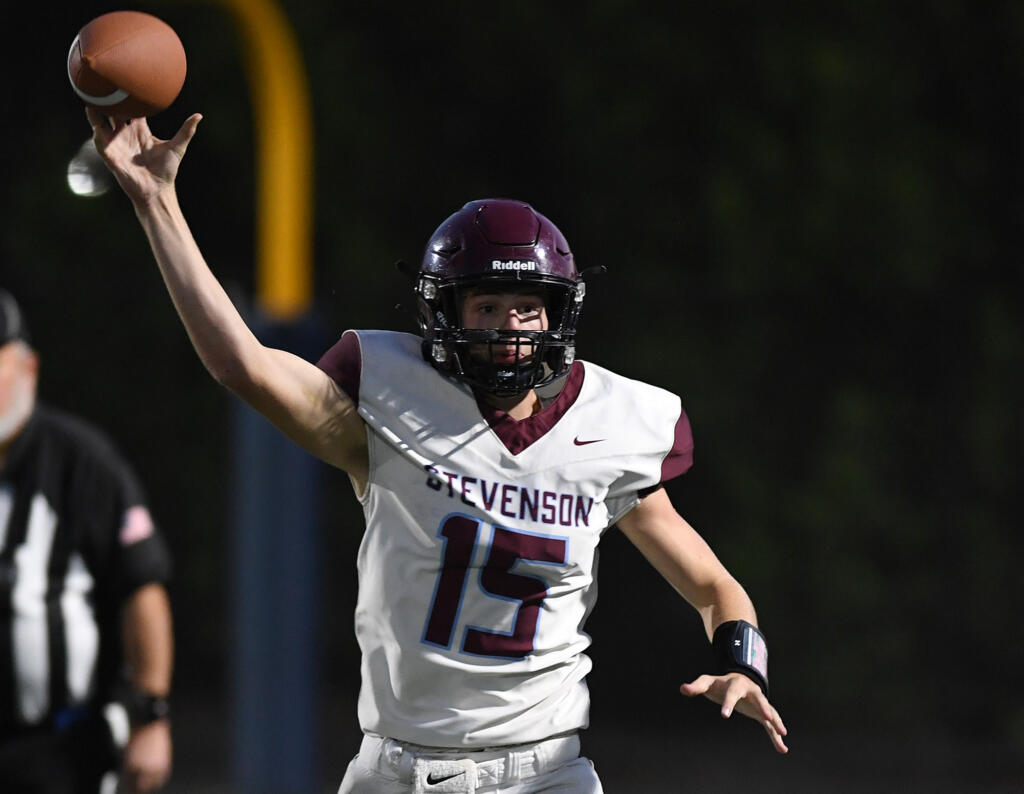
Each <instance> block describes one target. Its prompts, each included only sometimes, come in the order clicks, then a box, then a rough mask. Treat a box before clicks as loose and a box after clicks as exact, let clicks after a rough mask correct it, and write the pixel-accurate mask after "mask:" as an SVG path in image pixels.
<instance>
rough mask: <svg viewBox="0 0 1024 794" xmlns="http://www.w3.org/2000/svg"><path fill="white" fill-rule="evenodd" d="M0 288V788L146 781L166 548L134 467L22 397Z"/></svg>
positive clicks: (159, 728)
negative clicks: (154, 522)
mask: <svg viewBox="0 0 1024 794" xmlns="http://www.w3.org/2000/svg"><path fill="white" fill-rule="evenodd" d="M38 369H39V358H38V356H37V354H36V352H35V351H34V350H33V349H32V347H31V346H30V340H29V334H28V328H27V326H26V324H25V320H24V318H23V316H22V313H21V311H20V309H19V307H18V305H17V303H16V302H15V300H14V298H13V296H11V295H10V293H8V292H6V291H5V290H3V289H0V791H2V792H47V793H48V794H50V793H52V794H57V793H58V792H59V793H60V794H65V793H66V794H72V793H74V794H85V792H88V793H89V794H95V792H110V791H113V790H114V789H115V787H117V785H118V778H119V777H120V786H121V788H120V789H119V790H122V791H131V792H147V791H153V790H155V789H157V788H159V787H160V786H162V785H163V784H164V783H165V782H166V780H167V778H168V776H169V774H170V768H171V732H170V725H169V721H168V707H167V697H168V694H169V691H170V684H171V667H172V660H173V634H172V627H171V610H170V605H169V601H168V597H167V591H166V590H165V586H164V585H165V583H166V581H167V579H168V577H169V574H170V567H171V560H170V557H169V554H168V550H167V548H166V546H165V543H164V540H163V539H162V538H161V536H160V535H159V534H158V532H157V530H156V528H155V527H154V525H153V522H152V520H151V519H150V515H149V511H148V509H147V507H146V503H145V499H144V496H143V493H142V489H141V487H140V485H139V483H138V481H137V479H136V476H135V474H134V473H133V472H132V470H131V468H130V467H129V466H128V465H127V463H126V462H125V461H124V460H123V459H122V458H121V457H120V456H119V454H118V453H117V452H116V451H115V449H114V447H113V446H112V444H111V443H110V441H109V440H108V439H107V438H106V436H105V435H104V434H103V433H102V432H100V431H99V430H97V429H96V428H95V427H93V426H92V425H90V424H88V423H86V422H84V421H82V420H81V419H78V418H76V417H73V416H70V415H68V414H65V413H62V412H60V411H57V410H54V409H51V408H48V407H45V406H42V405H37V404H36V383H37V376H38Z"/></svg>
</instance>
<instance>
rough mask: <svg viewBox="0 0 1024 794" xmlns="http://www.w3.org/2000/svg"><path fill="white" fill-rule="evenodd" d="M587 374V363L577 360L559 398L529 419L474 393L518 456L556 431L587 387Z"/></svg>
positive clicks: (493, 426) (485, 414)
mask: <svg viewBox="0 0 1024 794" xmlns="http://www.w3.org/2000/svg"><path fill="white" fill-rule="evenodd" d="M583 371H584V370H583V364H581V363H580V362H579V361H574V362H573V363H572V366H571V367H570V368H569V374H568V375H566V376H565V385H564V386H563V387H562V391H561V392H560V393H559V395H558V396H557V397H556V398H555V399H554V400H553V401H552V402H551V403H550V404H549V405H547V406H546V407H544V408H542V409H541V410H540V411H538V412H537V413H535V414H533V415H532V416H528V417H526V418H525V419H513V418H512V417H511V416H509V414H508V412H507V411H502V410H501V409H499V408H495V407H494V406H493V405H490V404H489V403H487V402H485V401H484V400H483V399H481V397H480V396H479V395H477V394H475V393H474V396H475V397H476V404H477V407H478V408H479V409H480V415H481V416H483V418H484V421H486V422H487V424H488V426H490V428H491V430H493V431H494V435H496V436H497V437H498V439H499V440H500V441H501V443H502V444H504V445H505V448H506V449H507V450H508V451H509V452H511V453H512V454H513V455H518V454H519V453H520V452H522V451H523V450H524V449H527V448H528V447H530V445H531V444H533V443H534V442H535V441H537V439H539V438H541V437H542V436H543V435H544V434H545V433H547V432H548V431H549V430H550V429H551V428H553V427H554V426H555V425H556V424H557V423H558V420H559V419H561V418H562V417H563V416H564V415H565V412H566V411H568V410H569V409H570V408H571V407H572V405H573V403H575V402H576V398H577V397H579V396H580V390H581V389H582V388H583Z"/></svg>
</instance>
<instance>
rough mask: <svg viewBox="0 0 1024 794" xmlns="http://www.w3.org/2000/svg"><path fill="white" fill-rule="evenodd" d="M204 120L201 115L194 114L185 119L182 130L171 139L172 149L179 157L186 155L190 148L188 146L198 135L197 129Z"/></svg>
mask: <svg viewBox="0 0 1024 794" xmlns="http://www.w3.org/2000/svg"><path fill="white" fill-rule="evenodd" d="M202 120H203V115H202V114H201V113H193V114H192V115H191V116H189V117H188V118H187V119H185V123H184V124H182V125H181V128H180V129H179V130H178V132H177V133H176V134H175V135H174V137H173V138H172V139H171V148H173V149H174V151H175V152H177V154H178V156H179V157H181V156H182V155H183V154H185V149H187V148H188V144H189V142H190V141H191V140H192V136H193V135H195V134H196V128H197V127H198V126H199V122H200V121H202Z"/></svg>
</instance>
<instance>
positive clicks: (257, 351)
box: [88, 110, 787, 794]
mask: <svg viewBox="0 0 1024 794" xmlns="http://www.w3.org/2000/svg"><path fill="white" fill-rule="evenodd" d="M88 113H89V120H90V122H91V124H92V126H93V131H94V140H95V143H96V146H97V149H98V151H99V152H100V153H101V154H102V156H103V158H104V159H105V161H106V162H107V164H108V166H109V167H110V169H111V171H112V172H113V173H114V175H115V177H116V178H117V180H118V182H119V183H120V184H121V186H122V187H123V189H124V190H125V192H126V193H127V195H128V197H129V198H130V199H131V201H132V203H133V205H134V207H135V211H136V214H137V216H138V218H139V220H140V222H141V224H142V227H143V229H144V230H145V233H146V234H147V236H148V238H149V241H150V243H151V246H152V249H153V253H154V255H155V258H156V261H157V263H158V265H159V268H160V270H161V273H162V275H163V278H164V280H165V282H166V284H167V287H168V289H169V291H170V293H171V296H172V299H173V301H174V304H175V306H176V307H177V310H178V312H179V314H180V316H181V319H182V322H183V323H184V325H185V327H186V329H187V331H188V333H189V336H190V338H191V340H192V342H193V344H194V346H195V348H196V351H197V352H198V354H199V356H200V358H201V359H202V361H203V363H204V364H205V365H206V367H207V369H208V370H209V371H210V373H211V374H212V375H213V377H214V378H215V379H216V380H217V381H218V382H220V383H221V384H223V385H224V386H226V387H227V388H229V389H231V390H232V391H233V392H234V393H236V394H237V395H239V396H240V397H241V398H242V399H244V400H246V401H247V402H248V403H249V404H250V405H252V406H253V407H254V408H255V409H257V410H258V411H260V412H262V413H263V414H264V415H265V416H266V417H267V418H268V419H269V420H270V421H272V422H273V423H274V424H276V425H277V426H278V427H279V428H280V429H281V430H282V431H283V432H284V433H286V434H287V435H288V436H290V437H291V438H292V439H293V440H294V441H296V442H297V443H299V444H301V445H302V446H303V447H305V448H306V449H307V450H309V451H310V452H311V453H313V454H314V455H317V456H319V457H320V458H322V459H323V460H325V461H327V462H328V463H331V464H333V465H335V466H337V467H339V468H340V469H342V470H344V471H345V472H347V473H348V475H349V477H350V479H351V482H352V485H353V489H354V491H355V495H356V497H357V498H358V500H359V501H360V503H361V504H362V506H363V509H364V512H365V516H366V531H365V534H364V536H363V539H362V543H361V547H360V550H359V555H358V570H359V595H358V603H357V607H356V616H355V625H356V633H357V637H358V640H359V644H360V648H361V651H362V687H361V690H360V696H359V720H360V725H361V727H362V729H363V732H364V740H363V743H362V746H361V748H360V750H359V753H358V755H357V756H356V758H355V759H354V760H353V761H352V763H351V764H350V765H349V768H348V771H347V773H346V775H345V778H344V780H343V782H342V784H341V789H340V791H341V792H378V793H379V792H394V793H395V794H400V793H401V794H404V793H405V792H428V791H439V792H440V791H446V792H455V791H458V792H473V791H477V790H480V791H507V792H517V793H521V794H526V792H535V791H538V792H539V791H547V790H558V791H574V792H597V791H600V790H601V784H600V782H599V779H598V777H597V775H596V773H595V771H594V768H593V766H592V765H591V764H590V762H589V761H588V760H587V759H586V758H583V757H581V756H580V743H579V731H580V730H581V729H583V728H585V727H586V726H587V724H588V708H589V697H588V693H587V687H586V675H587V672H588V671H589V670H590V666H591V662H590V659H589V658H588V656H587V655H586V649H587V646H588V645H589V638H588V636H587V635H586V634H585V633H584V631H583V625H584V622H585V620H586V617H587V615H588V614H589V612H590V610H591V609H592V608H593V606H594V599H595V597H596V587H595V583H594V574H595V552H596V548H597V544H598V542H599V540H600V538H601V536H602V533H603V532H605V531H606V530H607V529H608V528H609V527H611V526H612V525H617V526H618V527H619V528H620V529H621V530H622V531H623V532H624V533H625V534H626V536H627V537H628V538H629V539H630V540H631V541H632V542H633V543H634V544H635V545H636V546H637V547H638V548H639V549H640V551H641V552H642V553H643V554H644V556H645V557H646V558H647V559H648V560H649V561H650V562H651V564H652V565H653V566H654V568H655V569H656V570H657V571H658V572H659V573H661V575H662V576H664V577H665V578H666V579H667V580H668V581H669V582H670V583H671V584H672V585H673V586H674V587H675V588H676V590H677V591H678V592H679V593H680V594H681V595H682V596H683V598H685V599H686V600H687V601H688V602H689V603H690V604H692V605H693V606H694V607H695V608H696V609H697V610H698V611H699V613H700V614H701V616H702V618H703V621H704V625H705V627H706V630H707V634H708V638H709V639H711V640H712V644H713V647H714V649H715V654H716V658H717V660H718V669H716V670H714V671H711V672H709V673H708V674H706V675H702V676H700V677H699V678H697V679H696V680H695V681H692V682H689V683H686V684H683V686H682V692H683V694H685V695H689V696H696V695H706V696H707V697H709V698H711V699H712V700H714V701H716V702H718V703H720V704H721V713H722V716H724V717H728V716H730V715H731V713H732V712H733V711H739V712H740V713H741V714H744V715H746V716H748V717H751V718H753V719H755V720H757V721H758V722H760V723H761V724H762V725H763V726H764V728H765V730H766V731H767V733H768V735H769V737H770V739H771V742H772V744H773V745H774V747H775V748H776V750H778V751H779V752H783V753H784V752H786V751H787V747H786V744H785V741H784V738H783V737H784V736H785V734H786V728H785V727H784V725H783V722H782V720H781V718H780V716H779V714H778V712H777V711H776V710H775V708H774V707H773V706H772V705H771V703H770V702H769V700H768V682H767V665H766V659H767V651H766V649H765V644H764V638H763V636H762V635H761V633H760V631H759V630H758V629H757V627H756V623H757V618H756V615H755V612H754V608H753V605H752V604H751V601H750V599H749V598H748V596H747V594H746V593H745V591H744V590H743V588H742V587H741V586H740V585H739V584H738V583H737V582H736V580H735V579H734V578H733V577H732V576H731V575H730V574H729V573H728V572H727V571H726V569H725V568H724V567H723V566H722V564H721V563H720V562H719V560H718V559H717V558H716V557H715V555H714V553H713V552H712V551H711V549H710V548H709V547H708V545H707V544H706V543H705V541H704V540H703V539H702V538H701V537H700V535H699V534H698V533H697V532H696V531H695V530H694V529H693V528H692V527H691V526H690V525H689V524H688V523H687V522H686V521H685V520H683V518H681V517H680V516H679V515H678V513H677V512H676V511H675V509H674V508H673V506H672V504H671V502H670V501H669V498H668V496H667V495H666V492H665V489H664V488H663V487H662V484H663V483H664V482H665V480H667V479H669V478H671V477H674V476H677V475H679V474H682V473H683V472H684V471H686V470H687V469H688V468H689V466H690V464H691V462H692V440H691V436H690V428H689V422H688V420H687V417H686V414H685V412H684V411H683V409H682V406H681V404H680V400H679V398H678V397H676V396H675V395H673V394H671V393H669V392H667V391H664V390H662V389H659V388H656V387H654V386H649V385H647V384H644V383H640V382H638V381H634V380H629V379H627V378H624V377H621V376H619V375H616V374H614V373H612V372H610V371H608V370H606V369H604V368H602V367H600V366H597V365H596V364H592V363H590V362H582V361H579V360H577V359H576V358H575V336H576V322H577V319H578V317H579V314H580V309H581V306H582V303H583V300H584V295H585V287H586V282H585V280H584V279H583V277H582V276H581V273H580V272H579V270H578V269H577V266H576V263H575V260H574V258H573V255H572V253H571V250H570V247H569V245H568V243H567V242H566V239H565V237H563V235H562V234H561V233H560V232H559V230H558V229H557V228H556V227H555V225H554V224H553V223H551V221H550V220H548V219H547V218H546V217H544V216H543V215H541V214H540V213H538V212H537V211H535V210H534V209H533V208H532V207H530V206H529V205H527V204H525V203H523V202H519V201H512V200H507V199H491V200H484V201H473V202H470V203H468V204H466V205H465V206H464V207H463V208H462V209H460V210H458V211H457V212H455V213H454V214H453V215H452V216H451V217H449V218H448V219H447V220H446V221H445V222H444V223H442V224H441V226H440V227H439V228H438V229H437V230H436V231H435V232H434V234H433V235H432V236H431V238H430V240H429V242H428V244H427V246H426V250H425V253H424V257H423V261H422V263H421V265H420V266H419V268H416V269H412V268H409V270H410V271H412V273H411V275H413V277H414V282H415V295H416V300H417V303H418V307H419V325H420V334H419V335H413V334H404V333H396V332H391V331H348V332H346V333H345V334H344V335H343V336H342V338H341V339H340V340H339V341H338V343H337V344H336V345H334V347H332V348H331V349H330V350H329V351H328V352H327V353H326V354H325V355H324V356H323V358H322V359H321V360H320V362H319V363H318V364H317V365H316V366H314V365H313V364H310V363H308V362H306V361H304V360H302V359H301V358H298V357H296V356H294V355H291V354H289V353H287V352H284V351H281V350H275V349H270V348H267V347H265V346H263V345H262V344H261V343H260V342H259V341H258V340H257V339H256V338H255V337H254V336H253V334H252V333H251V332H250V331H249V329H248V328H247V327H246V325H245V323H244V321H243V320H242V318H241V317H240V316H239V314H238V313H237V312H236V311H235V308H234V306H233V305H232V303H231V301H230V300H229V299H228V297H227V295H226V294H225V292H224V290H223V289H222V288H221V286H220V284H219V283H218V282H217V280H216V278H215V277H214V276H213V274H212V273H211V271H210V269H209V267H208V266H207V264H206V263H205V261H204V259H203V257H202V254H201V253H200V251H199V248H198V246H197V245H196V243H195V241H194V240H193V238H192V236H191V234H190V232H189V229H188V225H187V223H186V221H185V218H184V216H183V214H182V211H181V209H180V207H179V204H178V202H177V199H176V195H175V188H174V182H175V178H176V174H177V169H178V165H179V163H180V161H181V158H182V157H183V156H184V154H185V150H186V147H187V146H188V143H189V141H190V140H191V139H192V137H193V135H194V133H195V131H196V128H197V125H198V124H199V121H200V117H199V116H198V115H194V116H192V117H190V118H189V119H188V120H187V121H186V122H185V123H184V125H183V126H182V128H181V129H180V130H179V131H178V133H177V135H175V137H174V138H173V139H172V140H170V141H161V140H158V139H156V138H155V137H153V136H152V134H151V133H150V131H149V129H148V126H147V124H146V122H145V121H144V120H134V121H132V122H131V123H130V124H125V123H115V122H112V121H109V120H108V119H106V118H103V117H102V116H100V115H99V114H97V113H96V112H94V111H91V110H90V111H88Z"/></svg>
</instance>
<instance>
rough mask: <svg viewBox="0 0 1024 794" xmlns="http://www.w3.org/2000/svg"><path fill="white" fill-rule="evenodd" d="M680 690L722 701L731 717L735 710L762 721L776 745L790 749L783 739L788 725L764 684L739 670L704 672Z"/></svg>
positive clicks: (718, 701)
mask: <svg viewBox="0 0 1024 794" xmlns="http://www.w3.org/2000/svg"><path fill="white" fill-rule="evenodd" d="M679 691H680V692H682V693H683V694H684V695H686V696H687V697H696V696H697V695H704V697H706V698H708V700H713V701H714V702H715V703H720V704H721V706H722V717H724V718H725V719H728V718H729V717H731V716H732V713H733V711H738V712H739V713H740V714H742V715H744V716H745V717H750V719H752V720H756V721H757V722H760V723H761V724H762V725H763V726H764V729H765V731H767V733H768V737H769V738H770V739H771V740H772V744H773V745H774V747H775V749H776V750H777V751H778V752H780V753H788V752H789V748H788V747H786V743H785V742H784V741H783V737H784V736H785V735H786V726H785V725H783V723H782V717H780V716H779V712H778V711H776V710H775V707H774V706H772V704H771V703H769V702H768V698H766V697H765V696H764V693H763V692H762V691H761V687H759V686H758V685H757V684H755V683H754V682H753V681H751V680H750V679H749V678H747V677H746V676H745V675H741V674H740V673H729V674H727V675H702V676H700V677H699V678H697V679H696V680H694V681H691V682H690V683H688V684H683V685H682V686H681V687H679Z"/></svg>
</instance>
